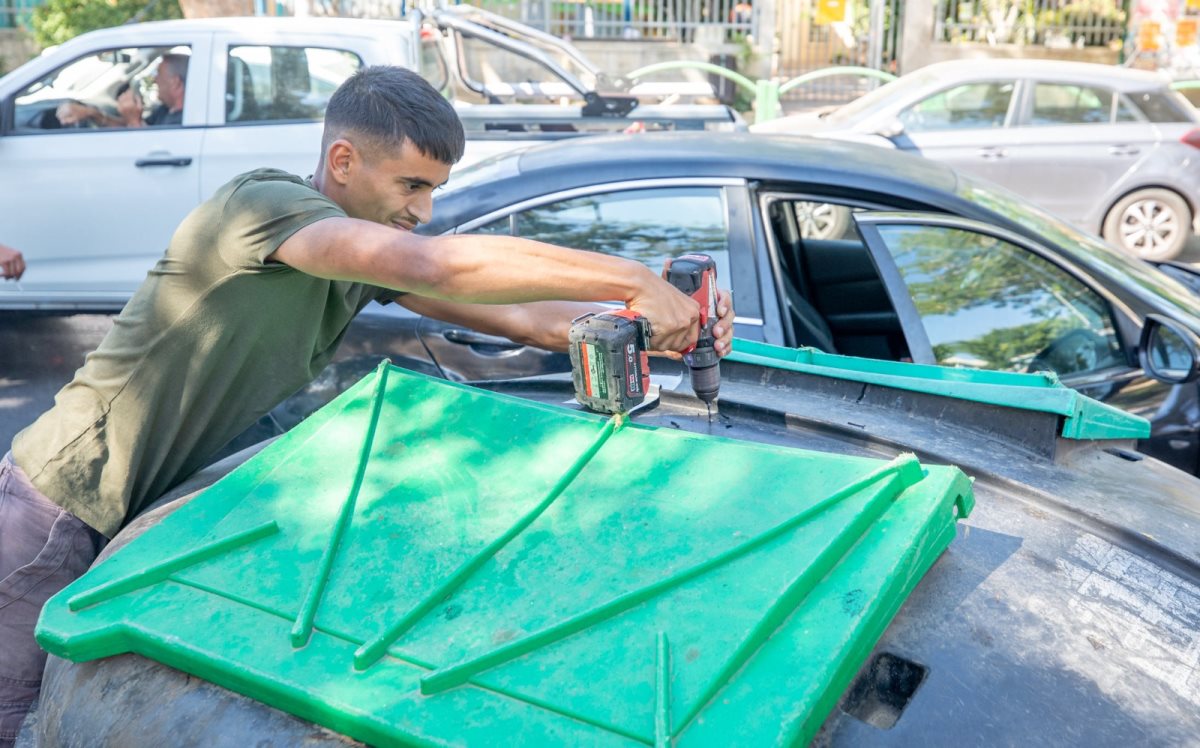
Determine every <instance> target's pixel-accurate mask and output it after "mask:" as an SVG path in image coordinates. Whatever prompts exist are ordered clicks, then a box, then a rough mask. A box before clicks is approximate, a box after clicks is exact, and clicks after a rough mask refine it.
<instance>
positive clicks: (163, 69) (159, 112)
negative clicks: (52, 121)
mask: <svg viewBox="0 0 1200 748" xmlns="http://www.w3.org/2000/svg"><path fill="white" fill-rule="evenodd" d="M187 68H188V56H187V55H181V54H165V55H163V56H162V59H161V60H160V61H159V63H158V70H157V71H156V72H155V74H154V83H155V86H156V87H157V89H158V100H159V102H160V103H159V105H158V106H156V107H154V110H153V111H151V112H150V114H149V115H145V108H146V104H145V102H144V101H142V97H141V96H140V95H139V94H138V92H137V90H136V89H134V87H133V86H131V85H130V84H128V83H125V84H123V85H122V86H121V87H120V88H118V89H117V116H115V117H114V116H113V115H111V114H108V113H107V112H105V111H104V110H102V109H100V108H99V107H96V106H92V105H90V104H84V103H83V102H79V101H67V102H63V103H62V104H60V105H59V106H58V109H57V110H56V111H55V116H56V117H58V121H59V123H60V124H62V125H63V126H79V125H82V124H87V123H91V124H94V125H97V126H100V127H159V126H165V125H181V124H183V95H184V89H185V84H186V82H187Z"/></svg>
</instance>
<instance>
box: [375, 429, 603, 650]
mask: <svg viewBox="0 0 1200 748" xmlns="http://www.w3.org/2000/svg"><path fill="white" fill-rule="evenodd" d="M623 423H625V421H624V419H623V418H622V417H621V414H619V413H618V414H617V415H614V416H613V417H612V418H610V419H609V420H608V422H607V423H605V424H604V428H602V429H600V433H599V434H597V435H596V441H594V442H592V443H591V445H590V446H589V447H588V448H587V450H585V451H584V453H583V454H581V455H579V458H578V459H576V460H575V462H574V463H572V464H571V466H570V467H569V468H567V471H566V472H565V473H563V476H562V478H560V479H559V480H558V482H557V483H555V484H554V486H553V487H552V488H551V489H550V491H549V493H547V494H546V498H544V499H542V500H541V502H539V503H538V505H537V506H535V507H534V508H533V509H531V510H530V511H529V512H528V513H527V514H525V516H523V517H521V518H520V519H519V520H517V522H516V524H514V525H513V526H512V527H510V528H508V530H506V531H504V533H503V534H502V535H500V537H498V538H496V539H495V540H493V541H492V542H491V543H489V544H488V546H487V547H486V548H484V549H483V551H481V552H480V553H478V554H476V555H475V556H472V557H471V558H470V559H469V560H468V561H467V562H466V563H465V564H463V565H462V566H460V567H459V568H458V569H457V570H456V571H455V572H454V573H453V574H451V575H450V576H449V577H447V578H446V581H445V582H443V583H442V584H440V585H438V586H437V587H435V588H434V590H433V591H432V592H431V593H430V594H429V595H428V596H426V598H425V599H424V600H422V601H421V602H420V603H419V604H418V605H417V606H416V607H415V608H413V609H412V610H411V611H409V612H408V614H406V615H405V616H404V617H403V618H401V619H400V620H399V621H397V622H396V624H395V625H394V626H391V627H390V628H388V630H387V631H385V632H383V633H382V634H380V635H379V636H377V637H376V638H374V639H372V640H371V641H369V642H367V643H366V644H364V645H362V646H361V647H359V649H358V651H356V652H355V653H354V667H355V669H357V670H365V669H367V668H368V667H370V666H371V665H372V664H373V663H375V662H376V661H378V660H379V658H380V657H383V654H384V652H386V651H387V648H388V647H390V646H391V645H392V643H393V642H395V641H396V640H397V639H399V638H400V637H401V636H403V635H404V633H405V632H406V631H408V630H409V629H410V628H412V627H413V625H414V624H416V622H417V621H419V620H420V619H421V618H423V617H424V616H425V615H426V614H428V613H429V611H431V610H433V609H434V608H435V607H437V606H438V605H439V604H440V603H441V602H442V601H443V600H445V599H446V598H447V597H449V596H450V595H452V594H453V593H454V591H455V590H456V589H458V588H459V587H461V586H462V583H463V582H465V581H466V580H467V578H468V577H470V576H471V575H472V574H474V573H475V572H476V571H478V570H479V568H480V567H482V566H483V565H484V564H485V563H487V562H488V561H489V560H490V559H491V558H492V557H493V556H495V555H496V553H497V552H499V551H500V549H501V548H503V547H504V546H506V545H508V543H509V542H510V541H511V540H512V539H513V538H515V537H517V536H518V535H520V534H521V533H522V532H524V531H525V529H526V528H528V527H529V526H530V525H531V524H533V522H534V520H536V519H537V518H538V517H540V516H542V515H543V514H545V512H546V510H547V509H548V508H550V505H551V504H553V503H554V500H555V499H557V498H558V497H559V496H561V495H562V492H563V491H564V490H565V489H566V487H567V486H569V485H570V484H571V481H573V480H575V478H576V476H578V475H579V472H580V471H581V470H583V468H584V467H585V466H586V465H587V464H588V463H589V462H591V460H592V458H593V457H595V456H596V453H597V452H599V451H600V448H601V447H603V446H604V443H605V442H607V441H608V439H609V437H610V436H612V435H613V434H615V433H616V432H617V431H618V430H619V429H620V428H621V425H622V424H623Z"/></svg>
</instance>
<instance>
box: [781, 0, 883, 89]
mask: <svg viewBox="0 0 1200 748" xmlns="http://www.w3.org/2000/svg"><path fill="white" fill-rule="evenodd" d="M777 7H778V10H777V13H778V15H777V16H776V23H777V28H778V33H779V42H778V45H779V46H778V54H779V65H778V77H779V78H780V79H781V80H784V81H786V80H790V79H792V78H795V77H797V76H799V75H802V74H804V73H808V72H811V71H813V70H819V69H821V68H827V67H831V66H841V65H851V66H862V67H870V68H875V69H877V70H884V71H892V72H894V71H895V69H896V65H895V63H896V58H897V56H898V55H899V44H900V30H901V28H902V20H903V13H904V2H903V0H858V2H855V3H854V12H853V13H852V14H850V15H849V16H847V17H846V20H843V21H837V22H828V21H827V20H825V19H823V18H822V13H821V7H820V3H818V2H816V1H815V0H798V1H796V2H788V3H780V4H779V5H778V6H777ZM877 85H879V82H878V81H875V80H870V79H864V78H859V77H854V76H835V77H829V78H822V79H820V80H816V81H813V82H812V83H808V84H805V85H803V86H799V87H797V88H794V89H791V90H790V91H788V92H787V93H786V94H784V98H783V103H784V106H785V108H787V109H791V110H794V109H797V108H807V107H816V106H822V105H826V104H840V103H843V102H846V101H850V100H851V99H855V98H858V97H859V96H861V95H862V94H864V93H866V92H867V91H869V90H871V89H872V88H874V87H876V86H877Z"/></svg>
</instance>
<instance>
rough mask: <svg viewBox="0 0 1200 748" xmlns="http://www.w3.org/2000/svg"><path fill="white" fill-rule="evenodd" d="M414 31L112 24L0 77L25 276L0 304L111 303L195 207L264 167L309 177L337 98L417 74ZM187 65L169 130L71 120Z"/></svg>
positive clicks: (288, 24) (7, 223)
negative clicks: (166, 61)
mask: <svg viewBox="0 0 1200 748" xmlns="http://www.w3.org/2000/svg"><path fill="white" fill-rule="evenodd" d="M415 38H416V37H415V33H414V31H413V29H412V25H411V24H409V23H405V22H399V21H362V20H359V19H338V18H323V19H319V20H318V19H258V18H239V19H206V20H194V21H168V22H162V23H147V24H139V25H136V26H127V27H118V28H112V29H104V30H101V31H96V32H93V33H90V34H85V35H83V36H80V37H77V38H75V39H73V40H71V41H69V42H67V43H66V44H64V45H62V46H61V47H59V48H58V49H56V50H55V51H54V52H53V53H52V54H46V55H43V56H42V57H40V58H38V59H35V60H33V61H31V62H30V63H28V64H26V65H24V66H22V67H21V68H19V69H17V70H16V71H14V72H12V73H10V74H9V75H7V76H5V77H4V78H3V79H0V111H2V112H3V120H2V123H3V126H2V128H0V173H3V175H4V176H3V178H2V179H0V206H2V207H0V210H2V211H3V213H4V220H2V221H0V242H3V243H5V244H9V245H11V246H13V247H16V248H18V249H20V250H21V251H22V252H23V253H24V254H25V256H26V259H27V262H28V270H27V271H26V273H25V277H24V278H22V279H21V281H20V282H19V283H18V284H13V283H5V284H0V307H8V308H14V307H15V308H22V307H24V308H46V307H53V308H61V307H63V306H67V307H71V308H77V309H88V308H94V309H111V308H113V307H114V306H119V305H120V304H122V303H124V301H125V300H126V299H128V297H129V295H130V292H131V290H132V287H136V285H137V283H138V282H140V280H141V278H143V277H144V276H145V272H146V270H147V269H148V268H150V267H151V266H152V265H153V264H154V262H155V260H157V258H158V257H159V256H160V255H161V254H162V252H163V250H164V249H165V248H166V242H167V240H169V238H170V236H171V233H172V232H173V231H174V230H175V227H176V226H177V225H178V224H179V222H180V221H181V220H182V219H183V217H184V216H185V215H187V213H188V212H189V211H190V210H191V209H192V208H194V207H195V206H196V205H197V204H199V203H200V202H201V200H202V198H203V196H205V195H210V194H212V193H213V191H215V190H216V189H217V187H219V186H220V185H221V184H223V183H224V182H226V181H228V180H229V179H230V178H231V177H233V176H234V175H236V174H239V173H241V172H244V171H246V170H248V169H250V168H255V167H258V166H276V167H279V168H282V169H287V170H289V171H292V172H295V173H298V174H302V175H305V174H310V173H312V171H313V170H314V169H315V167H316V158H317V154H318V152H319V148H320V138H321V127H322V123H321V117H322V115H323V113H324V108H325V103H326V102H327V101H328V98H329V96H330V94H331V93H332V91H333V89H334V88H336V87H337V85H338V84H339V83H341V81H342V80H344V79H345V78H346V77H348V76H349V75H350V74H351V73H353V72H354V71H355V70H356V69H358V68H359V67H360V66H362V65H365V64H372V63H374V64H379V63H390V64H395V65H403V66H406V67H410V68H415V67H417V65H418V50H417V49H414V44H413V39H415ZM170 52H174V53H177V54H185V55H188V56H189V57H190V59H191V63H190V64H189V66H188V71H187V79H186V85H185V93H184V103H183V123H182V126H176V127H167V126H164V127H147V128H123V127H96V126H74V127H64V126H62V125H61V124H60V123H59V121H58V119H57V117H56V110H57V108H58V106H59V105H60V104H61V103H63V102H64V101H69V100H77V101H80V102H83V103H86V104H88V105H91V106H95V107H98V108H100V109H101V110H103V111H106V112H107V113H109V114H116V95H117V92H118V90H119V89H120V88H122V87H123V86H124V85H125V84H126V83H130V82H131V83H132V85H134V86H135V87H138V88H140V89H141V90H142V91H143V93H144V99H145V100H146V104H147V109H148V110H149V109H152V108H153V107H154V106H155V105H156V104H157V100H156V96H155V91H154V88H153V85H152V83H151V81H152V80H153V73H154V71H155V69H156V67H157V64H158V61H159V60H160V59H161V57H162V55H164V54H167V53H170Z"/></svg>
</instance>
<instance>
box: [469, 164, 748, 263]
mask: <svg viewBox="0 0 1200 748" xmlns="http://www.w3.org/2000/svg"><path fill="white" fill-rule="evenodd" d="M726 214H727V211H726V208H725V197H724V193H723V192H722V191H721V189H720V188H719V187H667V188H653V189H642V190H625V191H621V192H609V193H603V194H596V195H587V196H585V197H576V198H571V199H568V200H563V201H560V202H555V203H549V204H547V205H541V206H538V207H536V208H531V209H529V210H526V211H523V212H521V213H518V214H516V215H515V216H513V217H511V221H510V217H505V218H501V219H499V220H497V221H493V222H491V223H489V224H487V225H486V226H483V227H481V228H479V229H474V230H473V231H474V232H476V233H498V234H507V233H515V234H516V235H517V236H521V237H524V238H526V239H536V240H538V241H543V242H549V243H551V244H558V245H561V246H564V247H573V248H575V249H586V250H591V251H593V252H603V253H605V254H611V255H617V256H618V257H625V258H627V259H631V260H637V261H638V262H641V263H643V264H645V265H647V266H649V267H650V269H652V270H654V271H655V272H659V271H661V270H662V267H663V262H664V261H665V260H666V259H667V258H669V257H676V256H678V255H681V254H685V253H687V252H700V253H704V254H707V255H710V256H712V258H713V259H714V260H715V261H716V263H717V277H718V278H723V279H728V278H730V277H731V276H730V271H729V233H728V228H727V225H726ZM726 282H727V281H726Z"/></svg>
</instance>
